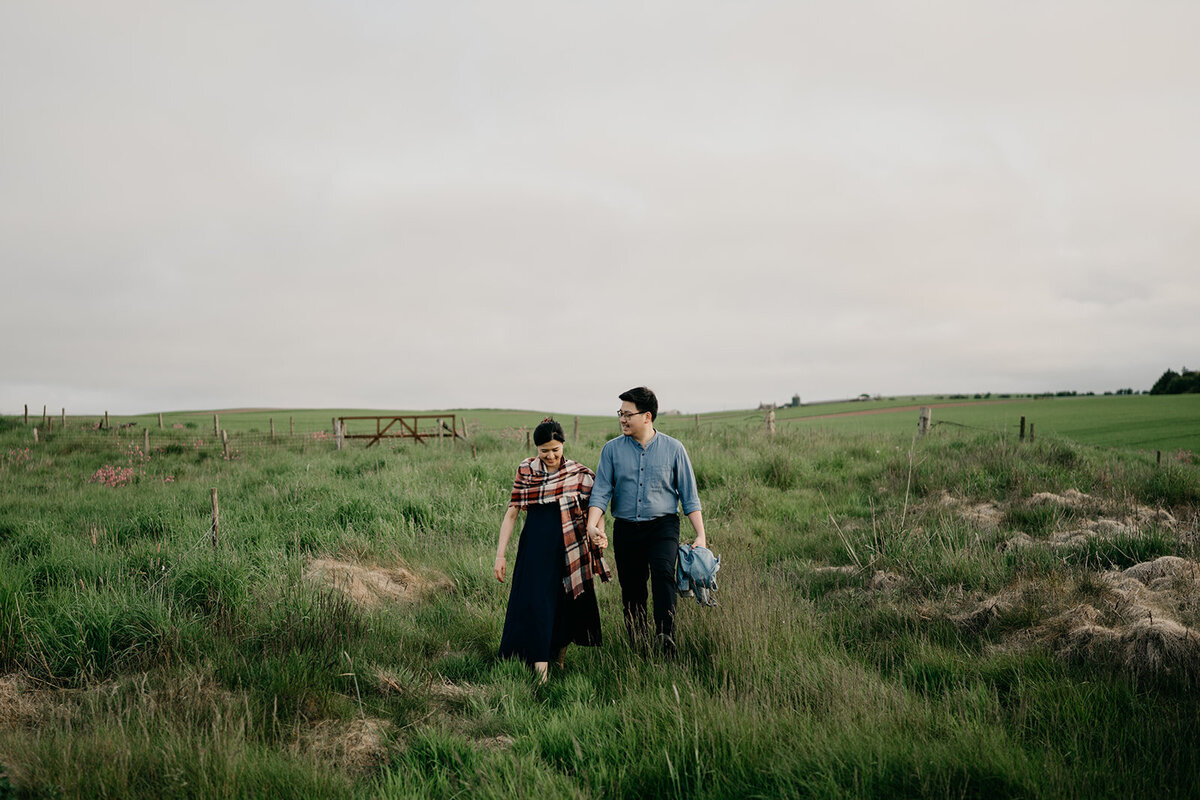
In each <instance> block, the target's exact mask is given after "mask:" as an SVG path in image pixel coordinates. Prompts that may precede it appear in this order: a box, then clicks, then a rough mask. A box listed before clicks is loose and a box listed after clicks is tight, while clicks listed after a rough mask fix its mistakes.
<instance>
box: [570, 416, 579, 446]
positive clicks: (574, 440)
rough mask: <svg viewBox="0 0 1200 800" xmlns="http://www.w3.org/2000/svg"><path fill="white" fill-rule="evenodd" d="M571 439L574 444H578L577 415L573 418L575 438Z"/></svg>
mask: <svg viewBox="0 0 1200 800" xmlns="http://www.w3.org/2000/svg"><path fill="white" fill-rule="evenodd" d="M571 441H573V442H574V443H575V444H579V417H576V418H575V438H573V439H572V440H571Z"/></svg>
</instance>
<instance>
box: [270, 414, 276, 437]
mask: <svg viewBox="0 0 1200 800" xmlns="http://www.w3.org/2000/svg"><path fill="white" fill-rule="evenodd" d="M271 440H272V441H274V440H275V418H274V417H271Z"/></svg>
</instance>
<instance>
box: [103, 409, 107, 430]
mask: <svg viewBox="0 0 1200 800" xmlns="http://www.w3.org/2000/svg"><path fill="white" fill-rule="evenodd" d="M104 430H108V412H107V411H105V412H104Z"/></svg>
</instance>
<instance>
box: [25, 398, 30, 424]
mask: <svg viewBox="0 0 1200 800" xmlns="http://www.w3.org/2000/svg"><path fill="white" fill-rule="evenodd" d="M25 424H26V425H28V424H29V403H26V404H25Z"/></svg>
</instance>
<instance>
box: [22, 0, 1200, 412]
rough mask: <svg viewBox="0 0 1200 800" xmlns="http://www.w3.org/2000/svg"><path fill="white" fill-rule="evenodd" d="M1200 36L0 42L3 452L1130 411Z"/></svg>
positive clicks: (1192, 138) (589, 17) (200, 8)
mask: <svg viewBox="0 0 1200 800" xmlns="http://www.w3.org/2000/svg"><path fill="white" fill-rule="evenodd" d="M1198 30H1200V4H1196V3H1192V2H1170V1H1169V0H1164V1H1163V2H1158V1H1156V0H1151V1H1149V2H1147V0H1140V1H1139V2H1094V1H1093V0H1088V1H1087V2H1040V1H1039V2H1020V1H1019V0H1018V1H1017V2H1003V3H1001V2H994V3H991V2H989V3H975V2H970V3H964V2H961V0H951V1H948V2H841V0H811V1H810V2H778V3H775V2H737V3H734V2H711V0H690V1H689V2H686V3H683V2H679V3H653V2H651V3H646V2H636V3H624V2H605V3H562V2H544V3H536V2H526V0H511V1H509V2H503V3H493V2H479V3H459V2H445V3H403V2H332V0H331V1H329V2H319V1H317V0H312V1H310V2H297V1H296V0H288V1H287V2H236V3H234V2H204V3H196V2H149V1H148V2H120V1H119V0H117V1H115V2H104V3H94V2H90V1H89V2H40V1H35V0H13V1H12V2H5V3H3V4H2V5H0V269H2V270H3V287H4V288H3V292H2V295H0V297H2V299H0V335H3V337H4V342H5V347H4V351H3V356H0V364H2V367H3V375H2V377H0V411H2V412H4V413H14V412H18V411H20V409H21V407H22V406H23V405H24V404H25V403H28V404H30V405H31V406H41V405H43V404H48V405H49V406H50V408H51V409H57V408H59V407H66V408H67V410H68V413H71V412H72V411H78V412H79V413H84V412H88V413H93V412H97V411H102V410H106V409H107V410H111V411H113V412H115V413H135V412H144V411H156V410H171V409H182V408H213V407H233V406H286V407H294V406H299V407H328V406H334V407H378V408H449V407H479V406H493V407H517V408H532V409H553V410H561V411H567V412H575V413H604V412H608V411H611V410H613V409H614V408H615V407H616V405H617V403H618V401H617V400H616V398H615V395H616V394H617V393H619V392H620V391H622V390H624V389H626V388H629V387H630V386H632V385H637V384H643V383H644V384H648V385H650V386H652V387H654V388H655V389H656V390H657V391H658V393H659V395H660V398H661V401H662V403H663V406H664V407H665V408H677V409H680V410H683V411H685V412H688V411H706V410H715V409H722V408H746V407H751V406H754V405H756V404H757V403H758V402H759V401H764V400H765V401H772V400H774V401H783V400H786V399H789V398H790V397H791V396H792V394H793V393H799V394H800V395H801V396H802V398H803V399H805V400H818V399H829V398H838V397H846V396H853V395H857V394H859V393H860V392H869V393H878V394H885V395H892V394H912V393H924V392H958V391H962V392H984V391H993V392H1005V391H1013V392H1025V391H1056V390H1061V389H1075V390H1078V391H1089V390H1091V391H1097V392H1100V391H1105V390H1115V389H1119V388H1123V387H1127V386H1128V387H1133V388H1138V389H1144V388H1148V387H1149V386H1150V385H1151V384H1152V383H1153V382H1154V380H1155V379H1156V378H1157V377H1158V376H1159V375H1160V374H1161V373H1162V372H1163V370H1165V369H1166V368H1168V367H1171V368H1175V369H1179V368H1180V367H1181V366H1183V365H1185V364H1186V365H1188V366H1192V367H1193V368H1194V365H1193V364H1191V363H1189V358H1190V359H1192V361H1195V360H1196V359H1195V357H1194V356H1195V352H1196V350H1195V343H1196V342H1198V341H1200V314H1198V313H1197V305H1198V303H1197V301H1198V300H1200V269H1197V261H1198V258H1197V256H1198V255H1200V224H1198V223H1200V156H1198V155H1197V149H1196V148H1197V142H1200V85H1198V83H1197V76H1200V47H1197V45H1196V33H1197V31H1198Z"/></svg>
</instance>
